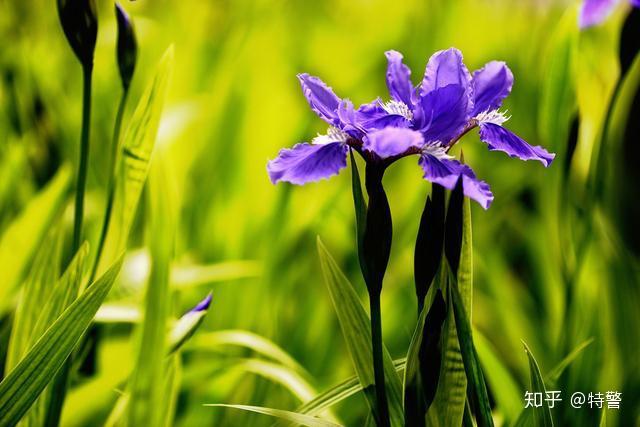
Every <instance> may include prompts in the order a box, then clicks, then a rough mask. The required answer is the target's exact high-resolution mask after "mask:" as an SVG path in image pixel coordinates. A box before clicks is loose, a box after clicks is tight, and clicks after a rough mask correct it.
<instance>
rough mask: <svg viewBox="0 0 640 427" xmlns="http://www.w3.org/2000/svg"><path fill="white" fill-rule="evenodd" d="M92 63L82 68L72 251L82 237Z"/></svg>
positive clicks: (76, 249)
mask: <svg viewBox="0 0 640 427" xmlns="http://www.w3.org/2000/svg"><path fill="white" fill-rule="evenodd" d="M92 71H93V65H92V64H90V65H85V66H84V67H83V69H82V79H83V88H82V134H81V136H80V164H79V167H78V179H77V182H76V201H75V210H74V216H73V246H72V253H74V254H75V253H76V252H77V251H78V248H80V241H81V239H82V220H83V216H84V193H85V189H86V187H87V163H88V162H89V130H90V128H91V74H92Z"/></svg>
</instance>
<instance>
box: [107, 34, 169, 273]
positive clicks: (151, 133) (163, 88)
mask: <svg viewBox="0 0 640 427" xmlns="http://www.w3.org/2000/svg"><path fill="white" fill-rule="evenodd" d="M172 66H173V47H169V49H167V51H166V52H165V54H164V55H163V57H162V59H161V60H160V63H159V64H158V66H157V67H156V70H157V71H156V74H155V76H154V78H153V80H152V81H151V82H150V83H149V85H148V86H147V88H146V90H145V92H144V93H143V95H142V97H141V98H140V101H139V102H138V105H137V106H136V109H135V111H134V113H133V116H132V117H131V120H130V122H129V126H128V127H127V129H126V131H125V133H124V135H123V137H122V161H121V162H120V163H119V167H118V172H117V180H116V189H115V196H114V202H113V208H112V217H111V220H110V222H109V228H108V230H107V237H106V240H105V245H104V250H103V254H102V257H101V258H100V261H99V266H98V273H100V271H102V270H103V269H104V268H105V267H106V266H108V265H109V264H110V263H111V262H112V260H113V259H114V257H116V256H117V255H118V254H120V253H121V252H122V251H124V249H125V248H126V244H127V239H128V237H129V230H130V229H131V224H132V223H133V218H134V215H135V213H136V208H137V206H138V201H139V199H140V194H141V192H142V188H143V186H144V183H145V180H146V178H147V173H148V171H149V162H150V160H151V153H152V151H153V147H154V144H155V140H156V134H157V132H158V126H159V124H160V115H161V112H162V107H163V105H164V99H165V96H166V92H167V86H168V81H169V76H170V74H171V69H172Z"/></svg>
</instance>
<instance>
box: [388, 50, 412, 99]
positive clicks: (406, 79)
mask: <svg viewBox="0 0 640 427" xmlns="http://www.w3.org/2000/svg"><path fill="white" fill-rule="evenodd" d="M385 55H386V56H387V61H388V64H387V88H389V95H391V98H392V99H395V100H396V101H400V102H404V103H405V104H406V105H407V106H411V104H412V101H411V98H412V95H413V91H414V89H413V84H412V83H411V70H410V69H409V67H407V66H406V65H404V64H403V63H402V54H401V53H400V52H396V51H395V50H389V51H387V52H385Z"/></svg>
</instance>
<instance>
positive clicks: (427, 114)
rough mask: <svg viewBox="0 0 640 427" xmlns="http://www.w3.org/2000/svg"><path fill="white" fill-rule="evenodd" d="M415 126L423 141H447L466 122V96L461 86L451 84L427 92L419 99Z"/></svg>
mask: <svg viewBox="0 0 640 427" xmlns="http://www.w3.org/2000/svg"><path fill="white" fill-rule="evenodd" d="M420 112H421V115H420V116H418V117H416V118H415V120H414V121H415V127H416V128H417V129H420V130H421V131H422V132H423V134H424V139H425V141H442V142H449V140H450V139H451V138H453V137H454V136H455V135H456V134H457V133H458V132H460V131H461V130H462V128H463V127H464V125H465V124H466V123H467V120H468V118H469V116H468V98H467V93H466V89H465V88H464V87H463V86H460V85H457V84H452V85H449V86H445V87H442V88H438V89H436V90H433V91H431V92H429V93H428V94H427V95H426V96H425V97H424V98H422V100H421V109H420Z"/></svg>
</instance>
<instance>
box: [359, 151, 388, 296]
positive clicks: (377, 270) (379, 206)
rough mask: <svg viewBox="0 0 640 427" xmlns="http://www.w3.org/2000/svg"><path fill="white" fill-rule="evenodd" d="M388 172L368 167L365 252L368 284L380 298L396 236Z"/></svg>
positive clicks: (376, 166)
mask: <svg viewBox="0 0 640 427" xmlns="http://www.w3.org/2000/svg"><path fill="white" fill-rule="evenodd" d="M384 169H385V166H384V165H381V164H379V163H368V164H367V166H366V169H365V187H366V189H367V193H368V194H369V205H368V208H367V217H366V224H365V230H364V236H363V243H362V251H363V260H364V262H365V265H366V273H367V274H366V277H365V282H366V283H367V288H368V290H369V293H370V294H372V295H379V294H380V292H381V291H382V280H383V278H384V274H385V271H386V270H387V264H388V262H389V254H390V252H391V238H392V234H393V232H392V225H391V210H390V209H389V201H388V200H387V194H386V193H385V191H384V188H383V187H382V176H383V174H384Z"/></svg>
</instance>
